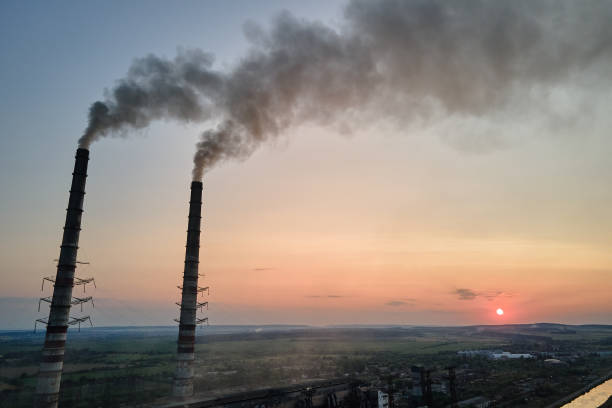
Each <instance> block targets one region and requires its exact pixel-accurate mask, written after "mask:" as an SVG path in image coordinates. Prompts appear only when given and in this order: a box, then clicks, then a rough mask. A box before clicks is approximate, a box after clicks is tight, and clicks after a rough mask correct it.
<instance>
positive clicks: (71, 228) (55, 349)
mask: <svg viewBox="0 0 612 408" xmlns="http://www.w3.org/2000/svg"><path fill="white" fill-rule="evenodd" d="M88 161H89V150H87V149H83V148H79V149H77V151H76V160H75V163H74V172H73V173H72V185H71V187H70V198H69V200H68V209H67V210H66V223H65V224H64V235H63V238H62V245H61V247H60V248H61V249H60V255H59V261H58V263H57V275H56V277H55V285H54V288H53V298H52V301H51V308H50V311H49V319H48V324H47V332H46V335H45V345H44V347H43V351H42V358H41V362H40V370H39V373H38V383H37V385H36V397H35V405H36V406H37V407H45V408H51V407H57V404H58V399H59V390H60V380H61V377H62V368H63V365H64V350H65V346H66V334H67V331H68V321H69V318H70V315H69V314H70V305H71V301H72V287H73V286H74V271H75V269H76V260H77V250H78V249H79V246H78V245H79V233H80V232H81V215H82V213H83V199H84V197H85V181H86V179H87V162H88Z"/></svg>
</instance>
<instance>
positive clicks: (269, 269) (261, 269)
mask: <svg viewBox="0 0 612 408" xmlns="http://www.w3.org/2000/svg"><path fill="white" fill-rule="evenodd" d="M252 270H253V271H257V272H261V271H271V270H274V268H253V269H252Z"/></svg>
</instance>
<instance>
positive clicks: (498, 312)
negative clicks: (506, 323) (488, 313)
mask: <svg viewBox="0 0 612 408" xmlns="http://www.w3.org/2000/svg"><path fill="white" fill-rule="evenodd" d="M496 313H497V314H498V315H499V316H501V315H503V314H504V310H503V309H497V311H496Z"/></svg>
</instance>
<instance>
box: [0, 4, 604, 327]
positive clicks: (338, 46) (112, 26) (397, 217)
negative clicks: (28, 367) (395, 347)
mask: <svg viewBox="0 0 612 408" xmlns="http://www.w3.org/2000/svg"><path fill="white" fill-rule="evenodd" d="M611 20H612V3H610V2H590V1H584V2H582V1H581V2H576V1H565V0H562V1H547V0H539V1H513V2H501V1H499V2H492V1H453V2H443V1H411V2H406V1H399V0H397V1H393V0H385V1H380V2H372V1H365V0H352V1H348V2H347V1H338V2H335V1H310V2H300V1H272V0H270V1H258V2H252V1H232V2H225V1H207V2H197V1H187V2H182V3H181V7H175V3H171V2H164V1H146V2H145V1H131V2H101V3H89V2H78V1H65V2H56V3H48V2H42V1H41V2H13V1H9V2H2V4H0V52H1V53H2V56H3V57H2V64H0V94H1V95H2V97H1V98H0V191H2V195H1V196H2V198H1V200H0V225H1V226H2V227H1V229H0V230H1V231H0V237H1V238H2V245H0V260H1V262H2V264H1V268H0V281H1V282H2V284H1V285H0V310H1V313H0V329H16V328H19V329H23V328H32V327H33V322H34V321H35V320H36V319H37V318H40V317H42V315H43V313H42V312H41V313H38V312H37V306H38V298H39V297H41V296H43V294H41V290H40V289H41V281H42V278H43V277H46V276H54V275H55V269H56V264H55V261H54V260H55V259H57V257H58V251H59V245H60V243H61V231H62V226H63V223H64V218H65V210H66V201H67V198H68V190H70V177H71V173H72V170H73V166H74V153H75V149H76V148H77V147H79V146H80V147H84V148H88V149H89V150H90V156H89V157H90V160H89V168H88V177H87V187H86V196H85V203H84V213H83V221H82V226H81V227H82V231H81V234H80V241H79V252H78V259H79V260H80V261H82V262H89V264H79V265H78V267H77V275H79V276H94V277H95V280H96V285H97V287H96V288H95V289H94V288H91V289H90V287H88V288H87V290H88V292H89V291H90V290H92V293H93V294H94V296H95V302H96V303H95V309H93V310H92V311H91V319H92V321H93V322H94V324H95V325H97V326H111V325H118V326H122V325H170V324H172V323H173V322H172V319H173V318H175V317H177V307H176V305H175V302H177V301H179V299H180V295H181V293H180V290H179V289H177V285H181V279H182V274H183V265H184V260H185V259H184V258H185V230H186V227H187V215H188V201H189V197H190V192H189V186H190V183H191V182H192V180H195V181H199V180H201V181H202V182H203V200H202V201H203V207H202V233H201V238H200V245H201V248H200V253H199V262H200V263H199V271H200V273H201V274H203V275H204V276H203V278H202V280H203V282H205V284H206V285H207V286H208V285H209V286H210V296H209V298H208V301H209V303H210V304H209V310H208V312H207V316H208V317H209V319H210V320H209V321H210V323H211V324H215V325H223V324H253V325H260V324H312V325H343V324H369V325H372V324H406V325H413V324H415V325H416V324H418V325H468V324H507V323H534V322H556V323H567V324H586V323H601V324H610V323H611V322H612V303H611V302H610V293H611V291H612V279H611V277H612V251H611V250H610V249H611V248H612V211H611V210H610V209H611V208H612V188H611V186H612V160H610V156H611V152H612V139H610V129H612V115H610V112H609V110H610V109H609V107H610V106H612V105H611V104H612V92H611V91H610V89H612V88H611V85H612V25H610V23H609V22H610V21H611ZM81 292H82V288H81V287H75V289H74V293H75V294H78V293H81ZM498 309H501V310H502V311H503V313H499V312H498ZM46 310H47V309H44V312H46Z"/></svg>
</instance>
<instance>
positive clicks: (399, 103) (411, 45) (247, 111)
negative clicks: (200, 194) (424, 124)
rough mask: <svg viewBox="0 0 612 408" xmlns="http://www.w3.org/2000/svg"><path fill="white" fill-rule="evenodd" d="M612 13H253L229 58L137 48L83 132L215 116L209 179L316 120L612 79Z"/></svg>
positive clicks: (459, 4) (467, 8)
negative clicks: (232, 62) (336, 21)
mask: <svg viewBox="0 0 612 408" xmlns="http://www.w3.org/2000/svg"><path fill="white" fill-rule="evenodd" d="M611 19H612V3H610V2H595V1H588V0H587V1H581V2H576V1H571V0H558V1H553V0H535V1H527V0H516V1H512V2H493V1H486V0H456V1H452V2H446V1H441V0H410V1H408V0H382V1H370V0H352V1H350V2H349V3H348V5H347V6H346V8H345V11H344V20H343V21H342V23H341V25H340V27H336V28H332V27H328V26H325V25H323V24H321V23H317V22H309V21H304V20H300V19H297V18H295V17H294V16H292V15H290V14H288V13H281V14H280V15H279V16H278V17H277V18H276V19H275V20H274V23H273V24H272V27H271V28H270V29H269V30H265V29H263V28H261V27H258V26H255V25H253V24H250V25H247V26H246V30H247V31H248V38H249V39H250V41H251V48H250V51H249V53H248V54H247V55H246V56H245V57H244V58H243V59H242V60H241V61H240V63H239V64H238V65H237V66H236V67H235V68H234V69H233V70H231V71H230V72H223V73H220V72H215V71H213V70H212V69H211V66H212V59H211V58H210V57H209V56H208V55H207V54H204V53H202V52H200V51H192V52H189V53H181V54H179V56H178V57H177V59H175V60H174V61H166V60H161V59H159V58H157V57H154V56H149V57H147V58H145V59H142V60H138V61H136V62H135V64H134V66H133V67H132V69H131V70H130V73H129V74H128V76H127V78H126V79H124V80H121V81H120V82H119V84H118V85H117V87H116V88H115V89H114V90H113V92H112V93H111V94H110V95H109V96H108V98H107V100H106V101H105V102H96V103H95V104H94V105H93V106H92V107H91V110H90V122H89V127H88V129H87V131H86V133H85V135H84V136H83V138H82V139H81V143H82V145H88V144H89V143H91V142H92V141H93V140H95V139H97V138H99V137H101V136H104V135H107V134H111V133H113V132H116V131H121V130H122V129H124V128H126V127H134V128H140V127H143V126H146V125H147V124H148V123H149V122H150V121H151V120H153V119H157V118H173V119H177V120H180V121H203V120H206V119H207V118H210V117H213V116H214V117H215V118H216V119H220V124H219V125H218V126H217V127H216V128H215V129H210V130H207V131H205V132H204V133H203V134H202V136H201V141H200V142H199V143H198V145H197V152H196V154H195V158H194V172H193V177H194V179H195V180H199V179H200V178H201V177H202V175H203V173H204V172H205V171H206V170H207V169H209V168H211V167H212V166H214V165H215V164H216V163H218V162H219V161H221V160H225V159H230V158H245V157H248V156H249V155H250V154H251V153H252V152H253V151H254V150H255V149H256V148H257V147H258V146H259V145H261V144H262V143H263V142H265V141H266V140H268V139H270V138H274V137H276V136H278V135H279V134H281V133H283V131H285V130H287V128H288V127H290V126H295V125H298V124H300V123H303V122H306V121H308V122H314V123H318V124H337V123H339V122H340V121H345V122H349V123H354V120H355V118H357V117H359V116H361V115H368V117H378V118H392V119H395V120H398V121H403V120H410V118H411V117H413V116H414V115H427V114H428V112H430V111H432V110H437V111H441V112H443V113H445V114H448V115H452V114H460V115H472V116H476V115H487V114H488V113H490V112H493V111H499V110H503V109H505V108H507V107H508V104H509V103H510V101H511V100H512V101H516V100H517V99H518V100H519V101H520V100H521V98H522V97H525V99H526V98H527V96H528V94H529V92H530V91H532V90H533V89H534V88H538V89H540V88H541V89H551V88H553V87H554V86H557V85H558V84H560V83H563V82H566V81H568V80H570V79H573V78H575V77H576V75H594V76H595V77H593V78H592V80H593V81H594V82H598V81H599V82H602V81H608V82H609V81H610V79H611V75H610V70H609V68H606V67H609V66H611V65H610V62H611V61H610V59H611V56H612V55H611V54H612V25H611V24H609V21H612V20H611ZM595 68H598V69H595Z"/></svg>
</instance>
